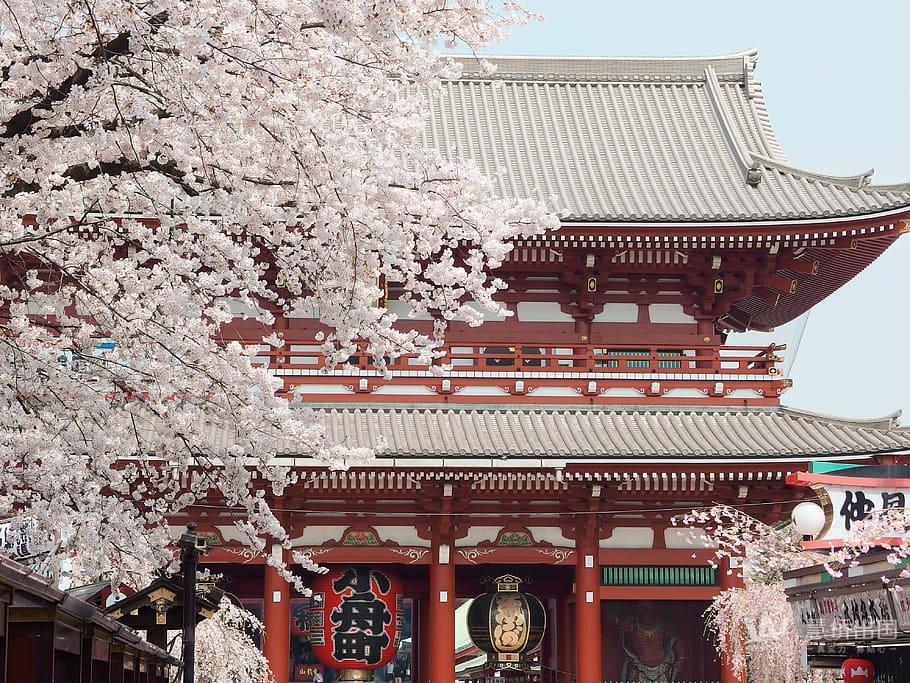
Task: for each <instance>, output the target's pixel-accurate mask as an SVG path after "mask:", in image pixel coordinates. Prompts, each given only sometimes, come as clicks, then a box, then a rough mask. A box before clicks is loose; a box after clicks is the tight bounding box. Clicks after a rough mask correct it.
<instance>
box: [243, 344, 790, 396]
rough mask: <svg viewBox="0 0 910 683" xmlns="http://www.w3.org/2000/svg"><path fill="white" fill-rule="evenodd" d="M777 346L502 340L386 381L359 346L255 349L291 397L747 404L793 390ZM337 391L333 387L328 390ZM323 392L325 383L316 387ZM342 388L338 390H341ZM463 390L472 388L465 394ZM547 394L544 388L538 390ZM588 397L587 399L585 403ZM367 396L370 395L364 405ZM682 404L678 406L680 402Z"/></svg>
mask: <svg viewBox="0 0 910 683" xmlns="http://www.w3.org/2000/svg"><path fill="white" fill-rule="evenodd" d="M784 348H785V347H782V346H775V345H770V346H764V347H763V346H726V347H720V348H718V347H714V346H696V345H692V346H684V345H673V346H668V345H663V346H662V345H622V344H616V345H604V344H571V345H568V344H565V343H559V344H552V345H551V344H541V343H537V342H535V343H515V342H509V341H505V340H502V341H500V340H497V341H491V342H488V343H484V344H476V343H474V344H463V343H451V344H446V345H445V347H444V349H443V350H444V352H445V355H444V356H443V357H442V358H440V359H439V360H438V361H437V363H436V365H438V366H439V367H437V368H428V367H427V366H425V365H420V364H418V362H417V359H416V358H415V357H414V356H408V355H405V356H401V357H399V358H396V359H394V360H392V359H390V360H389V361H388V370H389V372H390V377H386V376H383V373H381V372H380V371H379V370H378V369H377V368H376V366H375V364H374V362H373V359H372V357H371V356H369V355H368V354H367V353H366V351H365V349H364V348H362V347H361V349H360V350H359V352H358V353H356V354H354V355H353V356H351V358H349V359H348V361H347V362H346V363H343V364H341V365H338V366H336V367H335V368H334V369H332V370H326V369H325V368H324V363H325V359H324V357H323V355H322V353H321V346H320V345H319V344H318V343H316V342H315V341H314V342H313V343H301V342H299V341H291V340H288V341H287V343H286V345H285V347H283V348H281V349H272V348H270V347H265V346H263V347H261V348H260V352H259V355H258V356H257V360H258V361H259V362H260V363H261V364H263V365H267V366H268V367H269V369H270V370H271V371H272V372H274V373H275V374H276V375H278V376H281V377H282V378H283V379H284V382H285V388H286V390H287V391H288V392H292V391H296V392H298V393H304V394H307V395H310V396H318V395H319V394H331V395H332V396H334V397H335V398H333V399H332V400H333V401H334V400H336V399H340V400H346V398H345V394H346V393H350V394H352V395H351V396H349V397H347V398H350V399H351V400H359V401H363V400H365V397H364V396H363V395H362V394H364V393H368V394H374V396H375V398H376V399H377V400H390V397H391V396H396V397H398V398H397V400H403V399H402V397H404V396H407V395H408V392H407V389H406V388H407V387H410V388H411V389H413V392H412V393H413V394H414V395H415V396H417V395H422V399H421V400H434V399H439V400H446V401H450V400H456V399H457V398H458V394H459V392H464V393H463V395H465V396H466V395H468V394H470V395H471V396H473V397H474V400H475V401H476V400H477V398H478V397H479V396H481V395H484V392H483V391H482V390H480V389H477V387H484V386H485V387H491V388H494V387H495V388H498V389H499V390H500V394H497V393H496V392H495V391H493V390H492V389H490V390H489V391H487V394H488V395H489V396H490V397H491V398H497V397H498V396H499V395H501V396H503V397H507V396H511V397H516V396H527V397H529V398H530V397H533V396H535V394H536V396H537V397H538V398H539V397H542V396H544V395H546V396H547V398H548V400H550V399H552V400H553V401H554V402H557V403H558V402H564V400H563V399H566V400H568V399H570V398H573V399H574V400H575V401H578V400H582V401H588V399H589V398H594V397H596V398H598V399H606V398H608V397H610V396H614V397H617V398H622V397H625V398H628V399H632V400H631V401H630V402H635V400H634V399H636V398H637V397H636V396H635V395H633V394H632V393H630V392H638V394H640V396H641V397H642V398H648V399H653V398H679V399H684V398H688V399H698V400H697V401H696V402H704V400H705V399H710V400H709V402H717V401H718V400H719V399H725V398H726V399H729V400H734V399H736V400H738V401H739V402H741V401H742V399H744V398H745V399H751V400H753V401H757V402H760V403H768V402H776V401H777V397H778V396H779V394H780V393H781V391H783V390H784V389H786V388H787V387H788V386H789V382H788V381H787V380H785V379H783V377H782V376H781V363H782V361H783V358H782V357H781V356H780V352H781V351H783V350H784ZM333 384H334V385H335V386H334V387H333V388H331V389H329V388H328V385H333ZM319 387H323V390H320V388H319ZM339 387H340V388H339ZM467 387H474V388H473V389H471V390H470V391H467V392H465V391H464V390H465V389H466V388H467ZM541 390H543V391H541ZM586 397H587V398H586ZM370 400H371V399H370ZM677 402H679V401H677Z"/></svg>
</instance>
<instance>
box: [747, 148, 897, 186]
mask: <svg viewBox="0 0 910 683" xmlns="http://www.w3.org/2000/svg"><path fill="white" fill-rule="evenodd" d="M752 158H753V160H755V161H757V162H759V163H760V164H761V165H762V166H767V167H769V168H773V169H775V170H777V171H783V172H784V173H792V174H794V175H801V176H804V177H806V178H807V179H811V180H818V181H821V182H823V183H831V184H833V185H840V186H843V187H848V188H851V189H853V190H876V189H878V188H877V186H875V185H872V184H870V182H869V179H870V178H871V177H872V174H873V173H874V169H871V168H870V169H869V170H868V171H864V172H862V173H857V174H856V175H849V176H836V175H831V174H828V173H817V172H815V171H809V170H807V169H804V168H800V167H799V166H795V165H794V164H791V163H790V162H788V161H782V160H781V159H773V158H771V157H769V156H765V155H763V154H759V153H758V152H752ZM908 189H910V183H908Z"/></svg>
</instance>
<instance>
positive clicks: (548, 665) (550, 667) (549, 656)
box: [539, 597, 558, 683]
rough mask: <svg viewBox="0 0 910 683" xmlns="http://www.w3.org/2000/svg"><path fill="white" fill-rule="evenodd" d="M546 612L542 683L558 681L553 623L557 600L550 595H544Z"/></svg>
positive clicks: (541, 661)
mask: <svg viewBox="0 0 910 683" xmlns="http://www.w3.org/2000/svg"><path fill="white" fill-rule="evenodd" d="M541 600H542V601H543V604H544V613H545V614H546V615H547V628H546V630H545V631H544V634H543V640H542V641H541V643H540V655H539V657H540V680H541V683H556V677H555V672H556V669H557V668H558V667H557V666H556V656H555V651H556V646H555V638H556V634H555V633H554V631H553V623H554V622H555V621H556V601H555V600H553V599H552V598H549V597H542V598H541Z"/></svg>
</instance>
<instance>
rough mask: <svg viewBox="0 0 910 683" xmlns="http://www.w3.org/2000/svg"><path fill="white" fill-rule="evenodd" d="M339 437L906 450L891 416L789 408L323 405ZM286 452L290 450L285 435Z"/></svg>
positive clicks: (454, 443) (704, 451)
mask: <svg viewBox="0 0 910 683" xmlns="http://www.w3.org/2000/svg"><path fill="white" fill-rule="evenodd" d="M318 412H319V414H320V416H321V417H322V418H323V420H324V422H325V424H326V427H327V428H328V431H329V433H330V435H331V436H332V437H333V438H334V439H335V440H337V441H339V442H341V443H344V444H345V445H348V446H352V447H357V446H374V445H375V444H376V443H377V442H378V441H379V440H380V439H381V440H384V441H385V442H386V444H387V448H386V450H385V451H384V452H383V453H382V457H384V458H392V457H396V458H456V459H457V458H553V459H576V458H579V459H585V458H591V459H601V458H603V459H614V458H622V459H625V458H771V457H786V458H794V459H798V458H815V457H834V456H850V455H864V454H872V453H886V452H895V451H900V450H910V430H908V429H902V428H900V427H898V426H897V419H896V417H897V416H896V415H895V416H889V417H887V418H882V419H880V420H845V419H840V418H834V417H828V416H824V415H816V414H814V413H808V412H804V411H800V410H794V409H792V408H740V409H735V408H733V409H731V408H723V409H719V408H694V407H693V408H676V409H666V408H640V409H630V408H626V409H615V410H611V409H604V408H577V407H573V408H547V409H537V408H524V409H523V408H520V407H513V406H510V407H502V406H479V407H473V408H468V407H459V408H450V407H421V408H416V407H409V406H400V407H382V408H379V407H357V408H349V407H325V408H321V409H319V411H318ZM287 454H289V455H291V454H296V453H294V449H293V447H292V446H291V445H288V448H287Z"/></svg>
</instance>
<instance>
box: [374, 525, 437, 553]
mask: <svg viewBox="0 0 910 683" xmlns="http://www.w3.org/2000/svg"><path fill="white" fill-rule="evenodd" d="M373 528H374V529H376V533H377V534H379V538H381V539H382V540H384V541H392V542H394V543H397V544H398V545H403V546H410V547H414V548H429V547H430V541H429V539H425V538H421V537H420V536H418V535H417V529H416V528H415V527H412V526H377V527H373Z"/></svg>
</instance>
